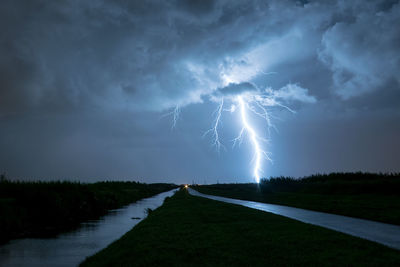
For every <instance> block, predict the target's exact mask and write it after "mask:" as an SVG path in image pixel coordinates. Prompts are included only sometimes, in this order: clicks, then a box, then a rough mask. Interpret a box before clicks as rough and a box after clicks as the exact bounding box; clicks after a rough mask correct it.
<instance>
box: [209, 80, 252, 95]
mask: <svg viewBox="0 0 400 267" xmlns="http://www.w3.org/2000/svg"><path fill="white" fill-rule="evenodd" d="M257 90H258V88H257V86H256V85H254V84H253V83H250V82H242V83H230V84H228V85H227V86H225V87H222V88H218V89H217V91H216V93H215V95H217V96H218V95H220V96H235V95H240V94H243V93H245V92H251V91H257Z"/></svg>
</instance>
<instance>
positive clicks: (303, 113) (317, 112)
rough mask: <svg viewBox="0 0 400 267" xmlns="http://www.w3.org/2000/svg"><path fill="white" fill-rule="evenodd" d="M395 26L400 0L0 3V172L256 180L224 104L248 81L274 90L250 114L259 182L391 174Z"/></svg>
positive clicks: (395, 145)
mask: <svg viewBox="0 0 400 267" xmlns="http://www.w3.org/2000/svg"><path fill="white" fill-rule="evenodd" d="M399 25H400V3H399V1H379V0H377V1H365V0H354V1H348V0H343V1H340V0H336V1H294V0H287V1H282V0H276V1H274V0H271V1H265V0H262V1H261V0H260V1H231V0H219V1H209V0H198V1H194V0H192V1H183V0H153V1H125V0H116V1H111V0H109V1H106V0H91V1H81V0H69V1H63V0H60V1H51V0H43V1H41V0H35V1H32V0H26V1H24V0H19V1H15V0H3V1H2V2H1V8H0V55H1V56H0V172H6V173H7V175H8V176H9V177H10V178H19V179H47V180H48V179H70V180H81V181H97V180H104V179H114V180H122V179H124V180H128V179H133V180H140V181H145V182H175V183H184V182H192V181H195V182H198V183H204V182H207V183H214V182H217V181H219V182H248V181H253V177H252V176H253V169H252V168H253V165H254V161H252V156H253V150H252V146H251V142H250V141H249V139H248V136H246V135H245V136H243V142H242V144H241V145H240V146H235V147H234V148H233V147H232V145H233V142H232V139H234V138H235V136H237V134H238V133H239V132H240V130H241V127H242V126H241V121H240V114H238V112H237V111H234V112H230V111H228V109H230V110H231V111H233V110H234V109H235V108H234V107H235V102H234V101H232V100H233V99H235V98H234V97H235V96H237V95H241V94H246V93H247V94H253V92H256V93H260V92H264V93H266V94H267V95H268V96H269V100H271V101H272V102H268V103H269V104H268V105H267V106H268V112H269V114H270V117H271V123H272V124H273V125H274V126H275V127H274V128H273V127H268V126H267V123H266V122H265V121H263V120H260V119H256V118H253V117H254V116H253V115H254V114H253V115H249V116H250V117H251V118H253V120H252V123H253V124H254V127H255V129H257V132H258V133H259V134H260V136H265V138H268V139H269V142H263V143H262V147H263V148H264V149H265V150H267V151H268V152H269V153H270V154H269V155H270V158H271V159H272V162H270V161H267V160H263V162H262V169H263V176H264V177H270V176H280V175H285V176H294V177H301V176H305V175H309V174H314V173H318V172H319V173H326V172H333V171H371V172H391V171H393V172H394V171H396V172H399V171H400V140H399V137H400V75H399V73H400V27H399ZM222 99H224V100H225V102H224V110H223V112H222V113H223V114H222V116H221V121H220V124H219V127H218V129H219V136H220V141H221V143H222V145H223V147H222V148H221V150H220V151H219V152H217V150H216V148H215V147H214V146H213V145H212V144H213V139H212V135H210V134H209V135H205V136H203V134H204V133H205V132H206V131H207V130H208V129H210V128H211V127H212V126H213V121H214V119H215V113H214V111H215V110H216V108H217V107H218V104H219V103H220V101H221V100H222ZM274 101H275V102H274ZM278 102H279V105H278V104H277V103H278ZM280 105H283V106H286V107H288V108H290V109H291V110H292V111H293V112H291V111H289V110H288V109H287V108H284V107H282V106H280ZM176 107H179V108H180V117H179V118H178V120H177V122H176V126H175V127H174V128H172V125H173V116H172V115H171V114H170V115H168V113H169V112H171V111H173V110H174V108H176ZM255 117H256V116H255ZM268 130H269V131H268Z"/></svg>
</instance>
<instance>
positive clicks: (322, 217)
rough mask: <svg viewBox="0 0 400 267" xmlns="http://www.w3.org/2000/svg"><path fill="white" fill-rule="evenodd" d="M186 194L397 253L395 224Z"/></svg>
mask: <svg viewBox="0 0 400 267" xmlns="http://www.w3.org/2000/svg"><path fill="white" fill-rule="evenodd" d="M188 191H189V193H190V194H191V195H193V196H199V197H204V198H209V199H213V200H217V201H222V202H226V203H231V204H236V205H241V206H245V207H249V208H252V209H257V210H262V211H266V212H270V213H274V214H278V215H281V216H285V217H288V218H291V219H295V220H298V221H301V222H305V223H309V224H314V225H318V226H321V227H325V228H328V229H332V230H335V231H338V232H342V233H345V234H349V235H352V236H356V237H360V238H363V239H367V240H370V241H374V242H376V243H379V244H383V245H385V246H388V247H391V248H395V249H398V250H400V226H397V225H392V224H386V223H380V222H374V221H369V220H363V219H357V218H352V217H347V216H341V215H335V214H330V213H324V212H318V211H311V210H304V209H299V208H293V207H288V206H281V205H275V204H267V203H260V202H254V201H247V200H240V199H233V198H226V197H219V196H212V195H206V194H202V193H199V192H197V191H196V190H193V189H191V188H188Z"/></svg>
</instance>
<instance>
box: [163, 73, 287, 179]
mask: <svg viewBox="0 0 400 267" xmlns="http://www.w3.org/2000/svg"><path fill="white" fill-rule="evenodd" d="M228 82H229V80H227V84H228V85H229V84H230V83H228ZM251 86H253V87H254V88H253V90H249V91H246V92H242V93H241V94H237V95H227V96H225V97H224V96H223V95H220V96H219V97H217V98H214V99H213V101H216V102H217V101H219V104H218V107H217V109H216V110H215V111H214V113H213V115H214V116H215V118H214V122H213V125H212V127H211V128H210V129H209V130H207V131H206V132H205V133H204V134H203V137H204V136H206V135H210V136H212V139H213V142H212V145H213V146H215V148H216V150H217V151H218V152H219V151H220V149H221V147H222V148H225V147H224V145H223V144H222V142H221V139H220V134H219V128H220V124H221V118H222V113H223V112H230V113H234V112H236V111H238V112H239V113H240V121H241V124H242V129H241V130H240V132H239V135H238V136H237V137H236V138H235V139H234V140H233V146H235V145H236V144H237V143H239V144H241V142H242V141H243V136H244V135H246V136H247V137H248V138H249V141H250V143H251V145H252V148H253V151H254V156H253V160H252V161H251V162H252V163H253V164H254V166H253V174H252V176H253V178H254V179H255V181H256V182H257V183H259V182H260V179H261V175H262V172H263V170H262V161H263V159H266V160H269V161H271V159H270V157H269V153H268V152H267V151H265V150H264V149H263V146H264V144H265V143H266V142H268V139H267V138H264V137H263V136H262V135H261V134H260V133H258V132H257V131H256V127H254V126H253V125H252V123H251V120H250V119H249V116H250V115H251V114H253V115H255V116H258V117H260V118H261V119H263V120H264V121H265V122H266V125H267V129H268V136H269V135H270V128H274V129H275V130H276V128H275V126H274V125H273V124H272V122H271V118H273V116H271V115H270V114H269V112H268V110H267V108H268V107H274V106H277V107H282V108H284V109H286V110H288V111H290V112H292V113H295V111H293V110H292V109H290V108H289V107H287V106H285V105H283V104H282V103H281V102H280V101H278V97H276V95H274V92H272V91H271V89H270V88H267V89H265V90H261V89H259V88H258V87H256V86H255V85H251ZM224 99H227V100H230V101H231V106H230V108H224V104H225V103H224ZM179 114H180V108H179V106H176V107H175V108H174V109H173V110H172V111H171V112H169V113H167V114H165V115H164V116H168V115H170V116H172V117H173V124H172V128H174V127H175V126H176V123H177V121H178V119H179Z"/></svg>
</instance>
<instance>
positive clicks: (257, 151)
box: [235, 96, 269, 183]
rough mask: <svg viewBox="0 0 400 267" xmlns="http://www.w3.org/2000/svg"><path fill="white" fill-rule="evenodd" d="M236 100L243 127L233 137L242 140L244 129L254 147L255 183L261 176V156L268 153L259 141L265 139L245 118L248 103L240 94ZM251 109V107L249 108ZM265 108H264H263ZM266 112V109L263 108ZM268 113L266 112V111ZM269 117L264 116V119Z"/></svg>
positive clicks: (265, 155)
mask: <svg viewBox="0 0 400 267" xmlns="http://www.w3.org/2000/svg"><path fill="white" fill-rule="evenodd" d="M237 102H238V105H239V109H240V117H241V120H242V124H243V128H242V130H241V131H240V134H239V136H238V137H237V138H235V142H236V141H237V140H242V136H243V132H244V131H246V132H247V134H248V135H249V139H250V141H251V143H252V145H253V149H254V169H253V175H254V178H255V180H256V182H257V183H259V182H260V177H261V160H262V157H263V156H264V157H267V158H268V159H269V157H268V154H267V152H266V151H264V150H263V149H262V148H261V146H260V144H259V141H262V140H265V139H264V138H261V137H260V136H259V135H258V134H257V133H256V131H255V130H254V128H253V127H252V126H251V124H250V122H249V121H248V119H247V110H248V109H249V107H248V104H247V103H246V102H245V101H244V100H243V97H242V96H238V97H237ZM250 110H251V109H250ZM264 110H265V109H264ZM265 112H266V110H265ZM267 114H268V113H267ZM267 118H269V117H266V119H267Z"/></svg>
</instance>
